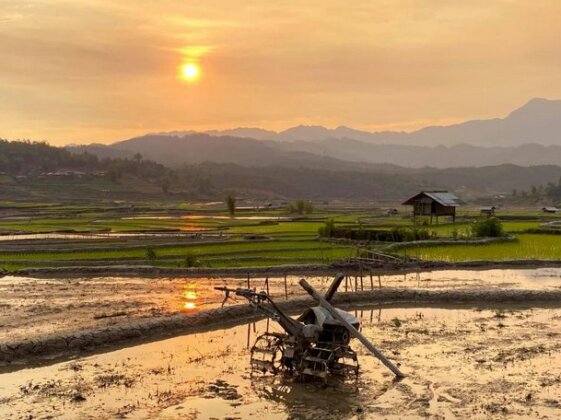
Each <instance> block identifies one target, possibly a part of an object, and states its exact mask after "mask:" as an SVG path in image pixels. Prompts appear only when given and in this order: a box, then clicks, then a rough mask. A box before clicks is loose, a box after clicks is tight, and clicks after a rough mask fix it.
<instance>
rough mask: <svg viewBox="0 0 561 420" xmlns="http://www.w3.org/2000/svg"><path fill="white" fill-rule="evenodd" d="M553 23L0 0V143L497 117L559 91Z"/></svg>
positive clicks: (555, 15)
mask: <svg viewBox="0 0 561 420" xmlns="http://www.w3.org/2000/svg"><path fill="white" fill-rule="evenodd" d="M538 3H539V6H538ZM559 22H561V2H559V1H557V0H549V1H548V0H543V1H540V2H533V1H527V0H495V1H489V0H485V1H483V0H470V1H465V0H463V1H454V0H438V1H436V0H422V1H421V0H415V1H414V0H409V1H399V0H380V1H362V0H355V1H352V2H349V1H334V0H321V1H306V2H303V1H296V0H282V1H279V0H275V1H272V0H271V1H268V0H259V1H248V0H204V1H203V0H200V1H194V0H160V1H148V0H125V1H102V0H32V1H26V0H0V60H1V64H0V137H3V138H9V139H16V138H31V139H36V140H43V139H44V140H48V141H49V142H51V143H53V144H64V143H70V142H92V141H98V142H110V141H114V140H120V139H125V138H128V137H131V136H133V135H136V134H142V133H146V132H152V131H166V130H189V129H195V130H204V129H220V128H230V127H236V126H259V127H263V128H269V129H276V130H279V129H283V128H287V127H289V126H292V125H296V124H322V125H326V126H328V127H335V126H337V125H348V126H352V127H355V128H359V129H367V130H376V129H400V128H403V129H407V130H411V129H414V128H417V127H420V126H424V125H428V124H447V123H450V122H456V121H462V120H465V119H472V118H491V117H496V116H503V115H505V114H507V113H508V112H509V111H511V110H512V109H514V108H515V107H518V106H520V105H522V104H523V103H525V102H526V101H527V100H528V99H530V98H532V97H536V96H540V97H547V98H561V50H560V40H561V25H560V24H559ZM185 61H191V62H197V63H198V64H199V65H200V67H201V73H202V74H201V77H200V79H199V80H198V81H197V82H196V83H186V82H185V81H182V80H180V78H179V77H178V74H179V70H178V68H179V66H180V65H181V64H182V63H184V62H185Z"/></svg>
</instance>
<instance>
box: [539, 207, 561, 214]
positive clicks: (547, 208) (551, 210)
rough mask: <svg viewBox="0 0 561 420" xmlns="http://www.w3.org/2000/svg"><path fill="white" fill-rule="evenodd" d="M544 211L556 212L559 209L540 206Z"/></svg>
mask: <svg viewBox="0 0 561 420" xmlns="http://www.w3.org/2000/svg"><path fill="white" fill-rule="evenodd" d="M542 211H543V212H544V213H557V212H558V211H559V209H558V208H557V207H544V208H542Z"/></svg>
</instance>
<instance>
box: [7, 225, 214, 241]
mask: <svg viewBox="0 0 561 420" xmlns="http://www.w3.org/2000/svg"><path fill="white" fill-rule="evenodd" d="M179 229H180V231H173V232H100V233H22V234H3V235H0V242H8V241H33V240H45V239H47V240H48V239H66V240H71V239H79V240H100V239H108V238H182V237H191V236H193V234H196V233H198V232H205V231H208V230H209V229H208V228H205V227H201V226H181V227H180V228H179ZM204 236H205V237H222V236H223V235H220V234H211V235H208V234H205V235H204Z"/></svg>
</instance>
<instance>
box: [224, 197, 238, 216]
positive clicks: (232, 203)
mask: <svg viewBox="0 0 561 420" xmlns="http://www.w3.org/2000/svg"><path fill="white" fill-rule="evenodd" d="M225 201H226V207H228V212H229V213H230V216H233V215H234V214H235V213H236V198H235V197H234V196H231V195H229V196H228V197H226V200H225Z"/></svg>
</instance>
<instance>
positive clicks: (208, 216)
mask: <svg viewBox="0 0 561 420" xmlns="http://www.w3.org/2000/svg"><path fill="white" fill-rule="evenodd" d="M121 219H122V220H170V219H184V220H202V219H214V220H271V221H278V222H285V221H290V220H292V219H291V218H290V217H283V216H218V215H212V214H186V215H182V216H131V217H122V218H121Z"/></svg>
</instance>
